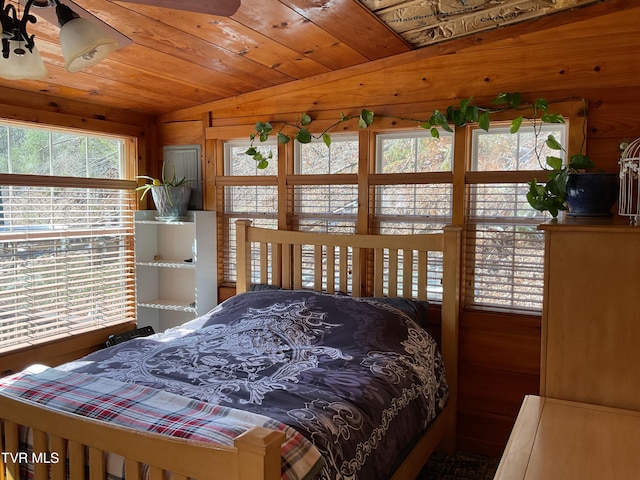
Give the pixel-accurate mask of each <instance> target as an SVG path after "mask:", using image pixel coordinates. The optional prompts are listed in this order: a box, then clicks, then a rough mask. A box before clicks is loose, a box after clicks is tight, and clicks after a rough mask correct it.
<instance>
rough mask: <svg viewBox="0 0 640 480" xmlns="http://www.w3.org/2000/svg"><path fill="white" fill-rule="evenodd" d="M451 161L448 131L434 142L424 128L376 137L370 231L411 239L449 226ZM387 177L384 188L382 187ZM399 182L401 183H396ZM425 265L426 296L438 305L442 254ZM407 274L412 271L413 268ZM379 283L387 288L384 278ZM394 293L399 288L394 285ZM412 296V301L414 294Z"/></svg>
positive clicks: (432, 255) (400, 259)
mask: <svg viewBox="0 0 640 480" xmlns="http://www.w3.org/2000/svg"><path fill="white" fill-rule="evenodd" d="M452 158H453V135H452V134H450V133H448V132H444V131H442V132H441V135H440V138H434V137H432V136H431V133H430V132H429V131H427V130H424V129H419V130H411V131H404V132H392V133H384V134H378V135H377V136H376V173H379V174H383V175H380V176H378V177H377V178H376V187H375V206H374V225H375V228H376V231H378V232H379V233H382V234H407V235H411V234H416V233H429V232H430V231H441V230H442V228H443V227H444V226H445V225H447V224H449V223H451V218H452V213H453V183H452V182H453V177H452V175H451V166H452ZM384 174H392V175H389V176H388V177H387V176H385V175H384ZM399 175H400V177H399ZM387 178H389V180H388V182H389V183H388V184H385V180H386V179H387ZM402 179H404V180H405V181H406V183H402ZM405 261H406V260H405V259H404V258H403V257H402V255H401V254H400V255H399V256H398V259H397V268H398V269H401V268H402V267H403V263H404V262H405ZM411 261H412V262H413V263H414V264H415V263H416V262H417V256H416V255H414V256H413V257H412V260H411ZM427 261H428V268H427V297H428V299H429V300H431V301H436V302H439V301H442V255H441V254H438V253H430V254H429V257H428V259H427ZM384 262H385V269H384V271H385V272H387V271H389V265H388V262H389V259H388V258H385V260H384ZM413 271H414V272H417V265H416V266H415V267H414V268H413ZM415 274H417V273H415ZM414 283H415V279H414ZM384 284H385V285H386V284H387V281H386V279H385V281H384ZM398 288H402V286H401V285H398ZM385 290H386V286H385ZM413 295H414V296H417V292H413Z"/></svg>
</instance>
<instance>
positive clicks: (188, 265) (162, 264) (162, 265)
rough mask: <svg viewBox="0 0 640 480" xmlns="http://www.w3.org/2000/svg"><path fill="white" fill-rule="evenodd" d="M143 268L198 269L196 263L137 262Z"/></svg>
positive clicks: (175, 261)
mask: <svg viewBox="0 0 640 480" xmlns="http://www.w3.org/2000/svg"><path fill="white" fill-rule="evenodd" d="M136 265H138V266H141V267H160V268H193V269H195V268H196V264H195V263H194V262H184V261H182V260H164V261H162V260H151V261H141V262H136Z"/></svg>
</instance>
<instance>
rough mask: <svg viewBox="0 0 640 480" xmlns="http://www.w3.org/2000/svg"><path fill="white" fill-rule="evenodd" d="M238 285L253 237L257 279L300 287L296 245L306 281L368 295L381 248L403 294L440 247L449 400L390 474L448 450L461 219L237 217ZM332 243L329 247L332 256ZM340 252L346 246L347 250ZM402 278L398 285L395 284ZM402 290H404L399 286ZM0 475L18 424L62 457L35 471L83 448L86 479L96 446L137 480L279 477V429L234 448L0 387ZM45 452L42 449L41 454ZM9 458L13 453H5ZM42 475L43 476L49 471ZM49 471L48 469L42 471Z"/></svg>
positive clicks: (376, 279) (80, 459)
mask: <svg viewBox="0 0 640 480" xmlns="http://www.w3.org/2000/svg"><path fill="white" fill-rule="evenodd" d="M236 235H237V239H236V241H237V252H236V254H237V287H236V288H237V292H238V293H240V292H244V291H246V290H248V289H249V287H250V284H251V279H252V278H255V276H253V277H252V263H251V252H252V246H253V245H256V244H257V245H258V246H257V248H259V249H260V252H261V259H262V262H261V263H262V264H261V265H260V266H258V267H257V268H258V270H257V272H259V275H258V278H259V279H260V282H261V283H267V282H269V283H273V284H276V285H278V286H280V287H282V288H301V287H302V285H303V283H302V274H303V254H302V252H303V245H304V246H307V247H305V251H309V248H311V249H312V251H313V255H312V257H313V261H314V265H317V266H319V268H316V270H315V271H314V273H313V279H314V280H313V282H314V288H317V289H321V288H320V287H321V286H322V277H323V272H324V277H325V278H327V279H328V282H327V283H328V286H327V287H326V288H325V289H326V290H327V291H329V292H330V293H333V290H334V288H335V287H334V284H335V282H337V283H338V285H339V288H340V290H345V291H346V287H347V284H348V278H349V276H350V277H351V282H350V283H351V289H352V291H351V294H352V295H354V296H359V295H363V294H364V293H365V288H364V287H363V285H364V284H365V279H372V280H373V289H372V291H371V292H370V293H369V295H374V296H382V294H383V289H382V285H383V272H382V271H381V269H382V267H383V264H384V262H383V256H385V255H386V257H387V258H389V259H391V261H390V262H389V265H390V267H389V268H388V272H386V273H387V278H386V281H387V285H388V291H387V293H386V295H387V296H391V297H395V296H411V292H412V291H413V290H412V288H413V283H414V279H415V278H417V291H418V292H419V294H418V299H421V300H426V279H427V252H429V251H438V252H442V259H443V280H442V283H443V301H442V319H441V321H442V329H441V349H442V354H443V357H444V362H445V366H446V369H447V381H448V384H449V390H450V395H451V397H450V400H449V402H448V405H447V407H446V408H445V410H444V411H443V412H442V413H441V414H440V416H439V417H438V418H437V419H436V420H435V422H434V423H433V425H432V426H431V427H430V428H429V430H428V431H427V432H426V433H425V435H424V436H423V437H422V438H421V439H420V440H419V441H418V443H417V444H416V446H415V448H414V449H413V450H412V451H411V452H410V453H409V455H408V456H407V457H406V459H405V461H404V462H403V463H402V464H401V465H400V467H399V468H398V470H397V471H396V473H395V474H394V476H393V480H409V479H413V478H415V477H416V475H417V474H418V472H419V471H420V469H421V468H422V466H423V465H424V463H425V462H426V460H427V458H428V457H429V455H430V454H431V452H433V450H435V448H436V447H437V446H438V445H441V446H442V447H443V448H445V449H447V450H453V447H454V442H455V433H456V410H457V408H456V407H457V399H456V395H457V368H458V366H457V362H458V310H459V300H458V298H459V295H458V293H459V271H460V264H459V258H460V235H461V234H460V228H458V227H446V228H445V229H444V231H443V232H439V233H433V234H423V235H411V236H407V235H334V234H316V233H309V232H292V231H276V230H272V229H261V228H257V227H251V226H250V222H249V221H246V220H239V221H238V222H237V234H236ZM336 252H337V255H336ZM347 252H349V253H347ZM399 255H401V256H402V258H403V259H407V260H408V259H413V258H414V255H417V260H418V272H417V273H418V274H417V275H414V274H413V262H410V261H404V262H402V264H403V268H400V269H398V268H397V266H396V265H397V259H398V256H399ZM399 285H402V290H403V292H401V294H399V293H398V286H399ZM402 293H404V295H403V294H402ZM0 417H1V418H0V420H2V423H3V428H4V434H3V435H2V434H0V452H3V455H2V456H0V480H4V479H5V478H7V479H15V480H17V479H18V478H19V465H18V463H15V462H13V461H12V458H11V456H10V455H8V454H9V453H13V454H15V453H17V452H20V446H19V443H18V425H24V426H27V427H30V428H31V429H32V430H33V443H34V451H35V452H36V453H37V454H38V453H42V454H43V455H44V456H42V457H40V458H41V459H45V460H46V459H47V458H50V457H47V455H50V454H51V452H55V453H56V454H57V456H58V457H59V458H64V456H68V458H69V471H67V470H66V467H65V462H64V461H60V462H57V463H50V464H47V462H46V461H41V462H39V463H36V464H35V479H36V480H40V479H47V478H51V479H53V480H58V479H59V480H66V479H67V478H70V479H71V480H75V479H76V478H77V479H84V472H85V454H84V448H83V446H87V448H88V452H89V455H88V458H89V465H88V466H89V471H90V478H91V479H100V480H103V479H104V472H105V464H104V459H103V452H112V453H115V454H118V455H120V456H123V457H125V459H126V476H127V478H132V479H139V478H141V475H142V465H143V464H146V465H150V466H151V467H150V470H149V478H150V479H151V480H154V479H158V480H160V479H162V478H163V475H164V473H163V472H164V471H168V472H172V473H173V475H174V476H173V478H174V479H183V478H187V477H191V478H197V479H200V480H205V479H211V480H214V479H218V480H221V479H224V480H234V479H238V480H277V479H279V478H280V445H281V443H282V440H283V434H282V433H280V432H275V431H271V430H268V429H265V428H259V427H256V428H253V429H251V430H249V431H248V432H246V433H245V434H243V435H241V436H239V437H238V438H237V439H236V440H235V443H234V446H233V447H223V446H212V445H208V444H202V443H198V442H193V441H189V440H183V439H177V438H173V437H167V436H163V435H158V434H152V433H147V432H142V431H139V430H134V429H129V428H124V427H118V426H114V425H109V424H108V423H105V422H101V421H95V420H90V419H86V418H83V417H80V416H77V415H70V414H66V413H62V412H58V411H55V410H51V409H49V408H46V407H43V406H41V405H37V404H33V403H31V402H28V401H20V400H15V399H11V398H8V397H4V396H0ZM47 452H49V453H47ZM14 458H15V457H14ZM49 475H50V476H49ZM48 476H49V477H48Z"/></svg>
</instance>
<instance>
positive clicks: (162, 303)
mask: <svg viewBox="0 0 640 480" xmlns="http://www.w3.org/2000/svg"><path fill="white" fill-rule="evenodd" d="M138 306H139V307H145V308H154V309H156V310H172V311H174V312H189V313H195V312H196V308H195V307H194V306H193V304H192V303H187V302H180V301H178V300H173V299H167V298H154V299H152V300H145V301H142V302H138Z"/></svg>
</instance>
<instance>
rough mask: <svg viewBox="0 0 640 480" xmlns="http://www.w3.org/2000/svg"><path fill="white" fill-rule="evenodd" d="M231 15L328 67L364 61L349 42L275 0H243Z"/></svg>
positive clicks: (356, 63) (247, 25)
mask: <svg viewBox="0 0 640 480" xmlns="http://www.w3.org/2000/svg"><path fill="white" fill-rule="evenodd" d="M231 18H233V19H234V20H235V21H237V22H239V23H241V24H242V25H245V26H246V27H248V28H251V29H253V30H256V31H258V32H261V33H262V34H264V35H266V36H268V37H269V38H271V39H272V40H274V41H276V42H278V43H280V44H282V45H284V46H285V47H287V48H290V49H292V50H294V51H296V52H298V53H299V54H302V55H304V56H305V57H308V58H310V59H312V60H314V61H315V62H318V63H319V64H321V65H324V66H325V67H327V68H329V69H330V70H339V69H341V68H346V67H350V66H352V65H358V64H361V63H364V62H366V61H367V57H366V56H364V55H362V54H361V53H359V52H357V51H356V50H355V49H353V48H351V47H350V45H349V43H347V42H342V41H340V40H339V39H337V38H336V37H334V36H333V35H331V34H329V33H328V32H326V31H325V30H323V29H322V28H320V27H319V26H317V25H316V24H314V23H313V22H311V21H309V20H308V19H306V18H304V17H303V16H301V15H300V14H299V13H297V12H295V11H294V10H293V9H291V8H289V7H287V6H286V5H283V4H282V3H280V2H278V1H275V0H270V1H269V4H268V7H265V2H264V0H243V2H242V4H241V5H240V8H239V9H238V11H237V12H236V13H235V14H234V15H233V16H232V17H231Z"/></svg>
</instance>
